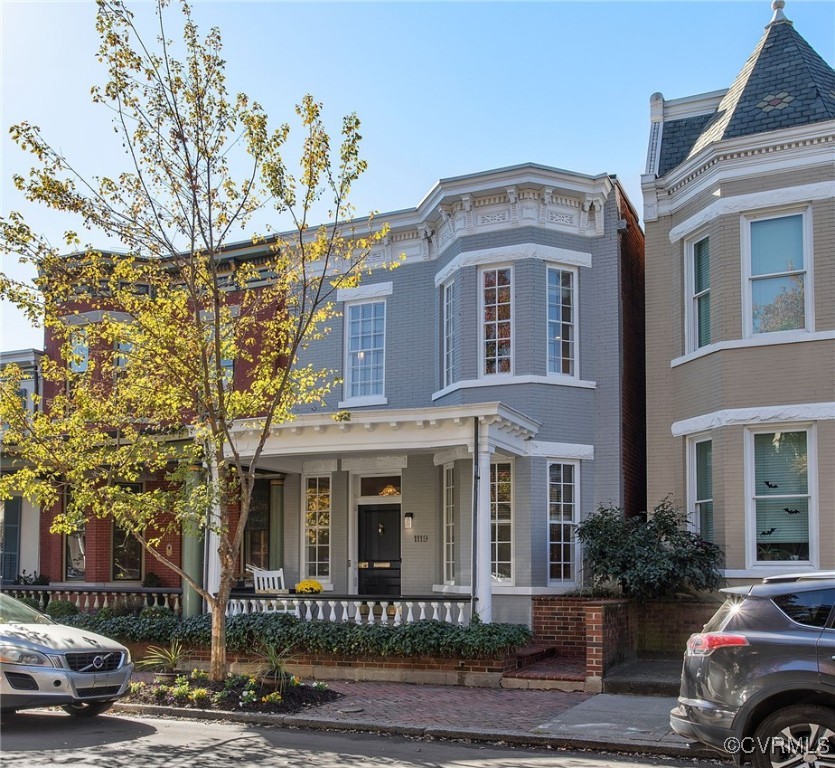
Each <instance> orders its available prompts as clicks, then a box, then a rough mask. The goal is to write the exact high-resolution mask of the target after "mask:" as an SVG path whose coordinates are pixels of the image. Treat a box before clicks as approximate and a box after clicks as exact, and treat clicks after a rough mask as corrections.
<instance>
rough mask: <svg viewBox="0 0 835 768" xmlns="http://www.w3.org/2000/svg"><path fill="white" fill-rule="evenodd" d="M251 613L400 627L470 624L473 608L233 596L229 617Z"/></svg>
mask: <svg viewBox="0 0 835 768" xmlns="http://www.w3.org/2000/svg"><path fill="white" fill-rule="evenodd" d="M249 613H285V614H289V615H291V616H296V617H297V618H299V619H302V620H304V621H313V620H319V621H332V622H354V623H356V624H383V625H393V626H399V625H400V624H411V623H413V622H415V621H421V620H426V619H430V618H431V619H434V620H435V621H443V622H446V623H447V624H458V625H459V626H467V625H468V624H469V623H470V618H471V615H472V614H471V608H470V603H469V601H468V600H460V599H458V600H447V599H443V598H440V599H437V600H426V599H409V598H396V599H391V600H385V599H375V598H362V597H355V596H353V597H329V598H328V599H322V598H319V597H306V596H298V595H292V596H288V597H284V596H277V597H266V596H265V595H253V596H251V597H249V596H247V597H242V596H240V595H238V596H235V597H232V598H230V600H229V604H228V607H227V610H226V614H227V616H238V615H241V614H249Z"/></svg>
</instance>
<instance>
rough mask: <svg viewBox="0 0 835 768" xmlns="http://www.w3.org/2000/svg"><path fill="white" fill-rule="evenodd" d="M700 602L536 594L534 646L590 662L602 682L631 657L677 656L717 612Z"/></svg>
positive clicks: (714, 605) (708, 603)
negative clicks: (612, 670)
mask: <svg viewBox="0 0 835 768" xmlns="http://www.w3.org/2000/svg"><path fill="white" fill-rule="evenodd" d="M718 605H719V604H718V603H717V602H711V601H699V600H652V601H648V602H646V603H638V602H633V601H631V600H624V599H610V600H600V599H592V598H586V597H565V596H557V595H537V596H535V597H534V598H533V611H532V617H533V633H534V643H536V644H537V645H546V646H550V647H553V648H554V649H555V650H556V653H557V655H558V656H564V657H568V658H581V659H582V658H585V661H586V675H587V676H588V677H590V678H602V677H603V676H604V675H605V674H606V672H607V671H608V670H609V669H611V667H613V666H614V665H615V664H618V663H620V662H622V661H626V660H628V659H630V658H635V657H636V656H640V657H654V656H656V657H678V656H680V655H681V654H682V652H683V651H684V647H685V645H686V643H687V638H688V637H689V636H690V635H691V634H693V633H694V632H698V631H700V630H701V628H702V626H703V625H704V624H705V623H707V621H708V619H710V617H711V616H712V615H713V613H714V612H715V611H716V608H717V607H718Z"/></svg>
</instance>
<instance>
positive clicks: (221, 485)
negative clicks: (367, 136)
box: [0, 0, 385, 680]
mask: <svg viewBox="0 0 835 768" xmlns="http://www.w3.org/2000/svg"><path fill="white" fill-rule="evenodd" d="M179 10H180V12H181V13H182V18H183V34H182V40H178V41H177V43H176V45H175V43H173V42H172V41H171V40H170V39H168V37H167V26H169V25H168V24H167V21H168V17H169V15H170V14H171V13H172V12H173V9H171V8H169V7H168V3H167V2H166V0H157V4H156V18H157V24H158V35H157V37H156V39H155V40H154V41H149V40H148V39H146V38H145V37H144V36H143V34H142V33H141V32H140V29H139V25H138V24H137V22H136V20H135V18H134V15H133V13H132V12H131V11H129V10H128V9H127V8H126V7H125V6H124V4H123V3H121V2H118V1H116V0H99V4H98V12H97V29H98V32H99V35H100V38H101V44H100V48H99V59H100V61H101V62H102V63H103V65H104V66H105V67H106V68H107V82H106V84H105V85H104V87H101V88H94V89H93V99H94V101H96V102H98V103H100V104H102V105H103V106H105V107H108V108H109V109H110V110H111V111H112V115H113V120H114V126H115V128H116V130H117V131H118V133H119V134H120V138H121V140H122V142H123V144H124V147H125V151H126V155H127V159H128V163H127V167H128V170H126V171H125V172H123V173H121V174H120V175H118V176H114V177H112V178H109V177H95V178H85V177H84V176H83V175H82V174H81V173H80V172H79V171H78V170H77V169H76V167H75V166H74V165H73V164H72V163H71V161H70V160H69V159H68V158H67V157H65V156H64V155H63V154H62V153H61V152H60V151H58V150H57V149H55V148H54V146H53V145H52V144H50V143H48V142H47V140H46V139H45V138H44V137H43V136H42V134H41V132H40V131H39V130H38V128H36V127H35V126H32V125H29V124H26V123H21V124H19V125H15V126H13V127H12V129H11V133H12V136H13V138H14V139H15V141H16V142H17V144H18V145H19V146H20V147H21V148H22V149H23V150H25V151H27V152H30V153H31V154H32V155H33V157H34V162H35V165H34V167H33V168H32V170H31V171H30V173H29V174H28V176H25V177H24V176H20V177H16V178H15V183H16V185H17V187H18V188H19V189H20V190H21V191H22V192H23V193H24V195H25V197H26V199H27V200H28V201H30V202H32V203H40V204H43V205H46V206H49V207H50V208H53V209H57V210H59V211H64V212H70V213H73V214H76V215H77V216H78V217H79V219H80V221H81V224H82V226H84V227H85V228H87V229H89V230H91V231H92V232H93V233H94V235H95V236H101V237H102V239H104V238H105V237H106V238H107V239H108V241H116V242H118V243H119V250H118V252H117V251H116V250H115V249H114V250H108V251H104V250H97V249H96V248H94V247H92V246H82V243H81V240H80V238H79V236H78V234H77V233H75V232H67V233H66V237H65V244H64V248H63V252H62V251H59V250H58V249H56V248H54V247H52V246H51V245H50V244H49V243H48V241H47V240H46V239H45V238H44V237H42V236H40V235H39V234H38V233H36V232H34V231H32V229H31V228H30V227H29V226H27V224H26V222H25V220H24V217H23V216H22V215H21V214H19V213H16V212H13V213H11V214H9V215H8V216H6V217H4V218H2V219H0V248H2V252H3V253H5V254H11V255H15V256H17V257H18V258H19V259H20V260H21V261H24V262H27V263H29V264H31V265H33V266H34V267H35V268H36V269H37V273H38V278H37V280H36V285H35V286H34V287H32V286H30V285H27V284H25V283H22V282H19V281H18V282H16V281H14V280H12V279H10V278H9V277H7V276H5V275H0V295H2V296H3V298H5V299H7V300H9V301H12V302H14V303H15V304H16V305H18V306H19V307H21V308H22V309H23V310H24V311H25V312H27V313H28V316H29V317H30V318H31V319H33V320H35V321H38V322H42V323H43V324H44V326H45V328H46V335H47V352H48V354H47V356H46V361H45V363H44V369H43V376H44V380H45V381H46V385H45V392H46V395H45V398H44V403H43V406H44V407H43V408H42V409H40V410H37V411H36V412H35V413H34V414H32V413H27V412H26V411H25V410H24V409H23V407H22V405H21V402H20V398H19V396H18V395H17V391H18V383H17V377H18V375H19V373H16V371H15V369H14V368H13V367H12V366H10V367H8V368H7V369H5V371H4V381H3V382H2V385H1V386H2V390H0V419H2V421H3V422H4V424H5V425H6V429H5V432H4V434H3V443H4V446H3V448H4V450H5V451H6V452H8V453H11V454H13V455H14V456H15V458H16V461H17V464H16V466H17V471H16V472H14V473H13V474H8V475H5V476H3V477H2V478H0V498H3V497H8V495H9V494H10V493H11V492H13V491H14V492H17V493H22V494H23V495H25V496H26V497H27V498H29V499H30V500H32V501H33V502H34V503H36V504H39V505H41V506H43V507H44V508H53V507H56V506H58V505H59V504H61V505H62V506H61V512H60V514H58V515H57V516H56V518H55V522H54V525H53V532H56V533H71V532H73V531H75V530H77V529H78V528H79V526H81V525H83V523H84V520H85V519H87V518H88V517H90V516H91V515H95V516H98V517H109V518H112V519H113V520H114V521H115V522H116V523H117V524H118V525H119V526H120V527H121V528H122V529H124V530H127V531H129V532H130V533H131V534H132V535H133V536H135V537H136V539H138V540H139V541H140V542H141V544H142V545H143V547H145V549H146V550H147V551H148V552H149V553H150V554H151V555H152V556H153V557H154V558H156V559H157V560H159V561H160V562H162V563H164V564H165V565H167V566H168V567H169V568H171V569H172V570H173V571H175V572H176V573H178V574H179V575H180V576H181V577H182V578H183V579H184V580H185V582H186V583H187V584H189V585H190V586H191V588H193V589H194V590H195V591H196V592H197V593H198V594H199V595H200V596H201V597H202V598H203V599H204V600H205V601H206V603H207V605H208V606H209V608H210V610H211V614H212V648H211V676H212V678H213V679H215V680H218V679H221V678H222V677H223V676H224V675H225V672H226V642H225V631H226V624H225V613H226V607H227V603H228V600H229V595H230V591H231V589H232V586H233V583H234V577H235V570H236V559H237V558H238V553H239V552H240V551H241V542H242V540H243V536H244V529H245V526H246V523H247V520H248V517H249V509H250V500H251V498H252V492H253V487H254V483H255V473H256V469H257V467H258V462H259V458H260V456H261V454H262V451H263V448H264V445H265V441H266V439H267V437H268V435H269V433H270V429H271V427H273V426H274V425H276V424H280V423H283V422H286V421H288V420H291V419H292V418H293V409H294V408H295V407H297V406H298V405H299V404H307V403H314V402H322V400H323V397H324V396H325V394H326V393H327V392H328V391H329V389H330V388H331V387H332V386H333V385H334V383H335V381H336V379H335V376H334V372H332V371H328V370H318V369H314V368H312V367H311V366H306V365H302V364H301V363H300V352H301V351H302V350H303V348H304V347H305V346H306V345H308V344H309V343H310V342H312V341H314V340H316V339H317V338H319V337H321V336H322V335H323V334H325V333H327V330H328V324H329V321H330V320H331V319H332V318H333V317H334V316H335V313H336V310H335V303H334V301H333V299H334V298H335V292H336V290H337V289H339V288H348V287H353V286H356V285H357V284H358V281H359V279H360V277H361V275H362V273H363V272H364V271H365V269H366V258H367V256H368V254H369V252H370V250H371V248H372V247H373V246H374V244H375V243H377V242H378V241H379V240H380V239H381V238H382V237H384V235H385V227H379V226H376V227H375V226H373V225H372V221H371V219H363V220H362V221H361V222H356V221H353V220H352V209H351V207H350V205H349V202H348V196H349V192H350V189H351V185H352V183H353V182H354V181H356V179H357V178H358V177H359V176H360V175H361V174H362V172H363V171H364V170H365V162H364V161H363V160H362V159H361V158H360V155H359V142H360V138H361V137H360V134H359V121H358V119H357V118H356V116H354V115H350V116H348V117H345V118H344V120H343V123H342V134H341V141H340V143H339V147H338V149H337V150H335V151H334V152H332V149H331V143H330V137H329V135H328V133H327V132H326V130H325V127H324V125H323V121H322V116H321V105H320V104H318V103H317V102H316V101H315V100H314V99H313V98H312V97H310V96H306V97H305V98H304V99H303V100H302V102H301V104H300V105H298V106H297V107H296V115H297V117H298V120H299V122H300V124H301V129H302V130H303V131H304V142H303V148H302V151H301V157H300V164H299V170H298V171H296V172H295V173H294V172H291V170H290V167H289V166H288V165H287V164H286V163H285V160H284V157H283V155H282V153H283V151H284V149H285V146H286V142H287V139H288V136H289V133H290V128H289V126H288V125H282V126H280V127H279V128H277V129H275V130H271V129H270V128H269V125H268V120H267V116H266V114H265V113H264V111H263V110H262V108H261V107H260V106H259V105H258V104H257V103H256V102H253V101H251V100H250V99H249V98H248V97H247V96H245V95H243V94H239V95H237V96H236V97H235V98H231V97H230V96H229V95H228V94H227V90H226V81H225V72H224V67H225V63H224V60H223V59H222V57H221V52H222V48H221V36H220V33H219V31H218V30H217V29H212V30H211V31H210V32H209V33H208V35H206V36H205V37H201V36H200V34H199V30H198V28H197V25H196V23H195V22H194V20H193V17H192V12H191V9H190V7H189V6H188V5H187V4H186V3H184V2H183V3H180V4H179ZM178 50H181V51H182V52H183V53H182V55H181V56H180V58H177V56H176V55H175V53H176V51H178ZM236 152H237V154H238V155H241V156H242V157H236ZM332 155H333V156H332ZM232 158H235V160H234V162H233V160H232ZM243 161H245V163H246V164H245V170H244V172H243V173H240V171H239V169H240V168H241V167H244V162H243ZM325 204H327V207H328V208H329V209H330V210H329V216H328V217H327V221H326V224H325V225H322V226H318V227H313V226H311V224H310V222H309V217H311V216H312V215H314V211H315V209H317V206H319V205H325ZM266 206H270V207H272V208H273V209H274V210H275V212H276V215H277V216H284V217H289V220H292V222H293V227H292V230H291V234H286V233H285V234H278V233H274V232H271V231H267V232H266V233H264V234H263V235H261V236H258V237H253V238H252V239H251V241H249V242H246V243H243V244H242V243H240V242H239V243H237V244H235V243H232V242H231V239H232V238H233V237H234V236H236V233H239V232H241V231H242V230H244V229H245V228H246V227H247V226H249V225H251V223H252V219H253V216H254V215H255V214H256V213H257V212H259V211H262V210H263V209H264V208H265V207H266ZM360 227H361V228H360ZM68 252H70V253H68ZM244 427H245V428H244ZM242 440H245V441H246V451H245V458H244V454H242V450H241V441H242ZM143 478H146V479H147V478H163V479H164V482H157V483H148V484H146V485H145V486H141V485H139V486H138V485H137V482H138V481H139V480H141V479H143ZM236 508H237V509H239V512H240V514H239V515H238V514H237V511H234V512H233V510H236ZM170 532H176V533H177V534H182V535H183V536H185V537H192V538H203V539H205V538H206V537H210V540H212V541H216V542H217V547H216V551H215V552H213V553H212V556H215V557H217V561H218V564H219V583H218V585H217V590H216V591H210V590H209V588H208V587H207V585H205V584H204V583H203V582H202V580H201V579H200V578H197V577H196V576H195V575H194V574H191V573H188V572H187V571H186V569H184V568H183V567H181V565H180V564H179V563H178V562H176V561H174V560H172V558H171V557H169V556H166V553H165V551H164V549H163V548H162V547H160V542H161V540H162V537H163V536H165V535H166V534H167V533H170Z"/></svg>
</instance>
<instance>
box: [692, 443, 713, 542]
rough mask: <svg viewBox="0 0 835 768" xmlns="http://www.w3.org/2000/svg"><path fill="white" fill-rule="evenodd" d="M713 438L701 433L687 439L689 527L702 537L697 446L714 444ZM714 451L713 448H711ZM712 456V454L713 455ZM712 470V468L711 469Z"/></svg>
mask: <svg viewBox="0 0 835 768" xmlns="http://www.w3.org/2000/svg"><path fill="white" fill-rule="evenodd" d="M712 442H713V436H712V435H711V433H709V432H701V433H699V434H697V435H688V437H687V477H686V478H685V480H686V483H687V525H688V527H689V528H690V530H691V531H693V532H694V533H698V534H699V535H702V530H701V524H700V519H699V513H698V510H697V509H696V503H697V501H698V494H697V491H696V489H697V488H698V483H697V482H696V480H697V478H696V446H697V445H698V444H699V443H712ZM711 450H712V448H711ZM711 456H712V454H711ZM711 469H712V468H711ZM715 532H716V521H715V520H714V534H715Z"/></svg>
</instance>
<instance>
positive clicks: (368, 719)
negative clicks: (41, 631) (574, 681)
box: [115, 681, 716, 757]
mask: <svg viewBox="0 0 835 768" xmlns="http://www.w3.org/2000/svg"><path fill="white" fill-rule="evenodd" d="M329 685H330V687H331V688H332V689H333V690H335V691H338V692H339V693H341V694H343V696H342V698H340V699H339V700H338V701H334V702H331V703H329V704H325V705H322V706H319V707H315V708H312V709H309V710H306V711H304V712H301V713H299V714H296V715H264V714H260V713H248V712H230V713H226V712H218V711H200V710H193V709H175V708H172V707H152V706H142V705H135V704H117V705H116V707H115V709H116V710H117V711H123V712H126V713H127V712H133V713H146V714H155V715H175V716H177V717H197V718H201V719H202V718H206V719H214V720H218V719H226V720H239V721H240V720H243V721H245V722H250V723H261V724H264V725H278V726H290V727H298V728H317V729H336V730H357V731H371V732H378V733H393V734H401V735H407V736H422V737H426V738H437V739H466V740H471V741H481V742H487V743H499V742H503V743H511V744H527V745H531V746H550V747H554V748H564V749H595V750H601V751H610V752H631V753H638V754H655V755H669V756H674V757H716V755H715V753H711V752H708V751H706V750H705V751H696V750H692V749H689V748H688V746H687V742H685V741H684V739H682V738H680V737H679V736H677V735H676V734H674V733H673V732H672V731H671V730H670V724H669V713H670V709H672V707H673V706H674V705H675V698H670V697H664V696H635V695H628V694H617V695H616V694H605V693H604V694H597V695H591V694H586V693H566V692H560V691H536V690H514V689H504V688H463V687H455V686H432V685H409V684H405V683H368V682H358V683H351V682H344V681H338V682H336V681H335V682H331V683H329Z"/></svg>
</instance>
